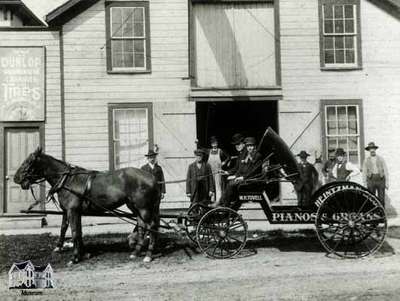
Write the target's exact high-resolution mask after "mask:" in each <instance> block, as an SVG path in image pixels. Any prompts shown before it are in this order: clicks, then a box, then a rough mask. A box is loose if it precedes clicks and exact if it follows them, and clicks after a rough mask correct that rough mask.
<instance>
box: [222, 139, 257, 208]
mask: <svg viewBox="0 0 400 301" xmlns="http://www.w3.org/2000/svg"><path fill="white" fill-rule="evenodd" d="M244 144H245V145H246V156H245V158H244V159H242V160H240V161H239V165H238V168H237V171H236V173H235V174H234V175H231V176H229V177H228V180H230V182H229V183H228V185H227V187H226V190H225V192H224V194H223V196H222V198H221V203H222V204H224V205H225V206H228V207H236V206H237V205H238V196H237V194H238V185H239V184H241V183H242V182H243V181H245V180H247V179H250V178H253V177H257V176H259V175H260V174H261V170H262V155H261V154H260V153H258V152H257V150H256V139H255V138H254V137H247V138H246V139H245V140H244Z"/></svg>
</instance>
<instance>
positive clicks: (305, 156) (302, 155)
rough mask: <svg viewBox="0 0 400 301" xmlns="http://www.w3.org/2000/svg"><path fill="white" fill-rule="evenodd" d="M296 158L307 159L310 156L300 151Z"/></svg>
mask: <svg viewBox="0 0 400 301" xmlns="http://www.w3.org/2000/svg"><path fill="white" fill-rule="evenodd" d="M296 156H299V157H300V158H307V157H308V156H310V154H309V153H307V152H306V151H304V150H302V151H301V152H300V153H298V154H297V155H296Z"/></svg>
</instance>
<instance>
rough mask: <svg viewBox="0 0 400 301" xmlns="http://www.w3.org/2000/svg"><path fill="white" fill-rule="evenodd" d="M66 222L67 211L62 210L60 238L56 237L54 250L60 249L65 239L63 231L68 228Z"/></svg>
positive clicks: (58, 250)
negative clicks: (56, 241)
mask: <svg viewBox="0 0 400 301" xmlns="http://www.w3.org/2000/svg"><path fill="white" fill-rule="evenodd" d="M68 224H69V223H68V216H67V211H63V216H62V222H61V231H60V238H59V239H58V243H57V246H56V248H55V249H54V252H60V251H61V250H62V248H63V246H64V241H65V233H66V232H67V229H68Z"/></svg>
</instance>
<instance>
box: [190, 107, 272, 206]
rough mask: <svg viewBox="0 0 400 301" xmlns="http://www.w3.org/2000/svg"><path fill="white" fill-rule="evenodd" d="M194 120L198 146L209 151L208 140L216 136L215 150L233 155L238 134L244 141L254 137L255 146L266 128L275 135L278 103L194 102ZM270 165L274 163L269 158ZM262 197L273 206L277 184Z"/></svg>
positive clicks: (270, 186)
mask: <svg viewBox="0 0 400 301" xmlns="http://www.w3.org/2000/svg"><path fill="white" fill-rule="evenodd" d="M196 120H197V124H196V125H197V139H198V146H200V147H206V148H209V147H210V145H209V142H210V137H212V136H216V137H217V139H218V142H219V147H220V148H222V149H223V150H225V151H227V152H228V153H229V154H231V155H235V154H236V150H235V147H234V146H233V145H232V144H231V139H232V136H233V135H234V134H235V133H241V134H242V135H243V136H244V137H248V136H252V137H255V138H256V141H257V143H258V142H259V141H260V139H261V138H262V136H263V134H264V132H265V130H266V129H267V128H268V127H271V128H272V129H273V130H274V131H275V132H278V126H279V125H278V102H277V101H265V100H264V101H214V102H213V101H209V102H197V103H196ZM271 163H272V164H274V163H276V162H274V160H273V158H272V160H271ZM266 193H267V195H268V197H269V198H270V199H271V200H273V201H274V202H276V201H279V200H280V185H279V183H273V184H270V185H268V187H267V188H266Z"/></svg>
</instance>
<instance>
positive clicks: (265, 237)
mask: <svg viewBox="0 0 400 301" xmlns="http://www.w3.org/2000/svg"><path fill="white" fill-rule="evenodd" d="M387 237H389V238H392V239H400V227H391V228H389V231H388V235H387ZM57 239H58V237H57V236H52V235H50V234H48V233H47V234H41V235H15V236H5V235H1V236H0V273H4V272H6V271H8V269H9V268H10V267H11V265H12V263H13V262H19V261H24V260H28V259H29V260H31V261H32V262H33V263H34V264H35V265H43V264H47V263H49V262H50V263H51V264H52V266H53V267H55V268H64V267H67V266H68V262H69V261H70V259H71V257H72V250H67V251H64V252H62V253H54V252H53V249H54V248H55V247H56V244H57ZM84 244H85V250H86V252H87V253H89V254H90V257H89V259H87V260H85V261H84V262H83V265H80V266H83V267H84V268H86V269H90V267H91V265H92V264H94V263H96V262H99V263H102V264H104V265H106V266H107V265H108V266H116V265H124V264H128V263H129V262H131V260H130V259H129V254H130V252H131V250H130V249H129V246H128V243H127V234H120V233H118V234H99V235H94V236H85V237H84ZM260 249H274V250H278V251H280V252H320V253H321V254H324V253H326V252H325V250H324V248H323V247H322V245H321V244H320V242H319V240H318V238H317V236H316V234H315V232H314V231H313V230H299V231H283V230H274V231H266V232H261V231H255V232H250V233H249V240H248V242H247V244H246V248H245V249H244V250H243V251H242V252H241V253H240V254H239V255H238V256H237V257H239V258H240V257H247V256H253V255H255V254H257V250H260ZM394 253H395V250H394V249H393V247H392V246H391V245H390V244H389V243H388V241H385V242H384V244H383V245H382V247H381V248H380V250H379V251H378V252H377V254H375V255H374V256H376V257H384V256H391V255H392V254H394ZM199 254H200V252H199V250H198V248H197V247H196V246H195V245H194V244H193V243H191V242H190V241H189V240H188V239H184V238H180V237H179V236H178V235H176V234H172V233H165V234H162V235H160V237H159V241H158V244H157V249H156V251H155V256H154V257H155V261H156V262H157V260H158V261H160V260H162V261H163V262H164V261H165V262H166V263H167V264H179V263H182V262H185V261H187V260H191V259H192V258H193V257H194V256H198V255H199Z"/></svg>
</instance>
